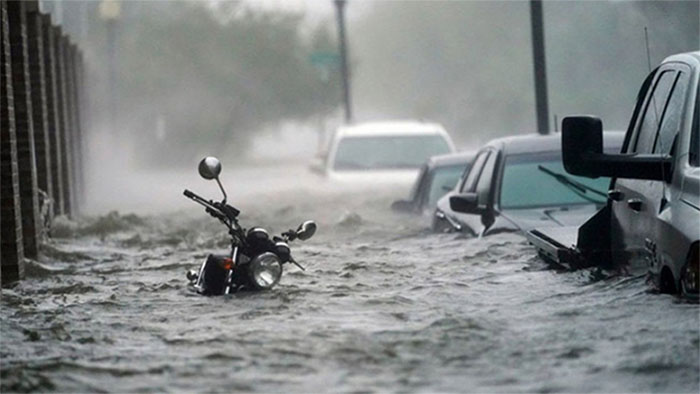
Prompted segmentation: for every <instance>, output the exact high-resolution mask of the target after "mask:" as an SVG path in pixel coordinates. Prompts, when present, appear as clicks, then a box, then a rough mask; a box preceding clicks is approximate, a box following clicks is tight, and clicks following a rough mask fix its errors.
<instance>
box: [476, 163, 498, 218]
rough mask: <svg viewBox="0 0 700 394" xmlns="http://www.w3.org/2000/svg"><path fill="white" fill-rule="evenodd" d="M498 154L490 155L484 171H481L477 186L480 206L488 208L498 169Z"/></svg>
mask: <svg viewBox="0 0 700 394" xmlns="http://www.w3.org/2000/svg"><path fill="white" fill-rule="evenodd" d="M496 157H497V155H496V153H493V154H491V155H489V158H488V160H486V164H484V169H483V170H481V175H479V181H478V182H477V184H476V194H477V196H478V199H477V201H478V203H479V206H481V207H483V206H487V205H488V198H489V193H490V191H491V184H492V182H491V181H492V180H493V171H494V169H495V168H496Z"/></svg>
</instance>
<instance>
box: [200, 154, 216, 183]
mask: <svg viewBox="0 0 700 394" xmlns="http://www.w3.org/2000/svg"><path fill="white" fill-rule="evenodd" d="M219 174H221V162H220V161H219V159H217V158H216V157H213V156H207V157H205V158H203V159H202V161H200V162H199V175H201V176H202V178H204V179H216V178H218V177H219Z"/></svg>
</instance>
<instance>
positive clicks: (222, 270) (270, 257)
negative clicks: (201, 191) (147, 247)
mask: <svg viewBox="0 0 700 394" xmlns="http://www.w3.org/2000/svg"><path fill="white" fill-rule="evenodd" d="M220 173H221V162H219V160H218V159H217V158H215V157H205V158H204V159H202V161H201V162H200V163H199V175H201V176H202V178H204V179H207V180H211V179H215V180H216V182H217V183H218V184H219V188H220V189H221V192H222V193H223V195H224V198H223V200H221V201H220V202H217V201H213V200H205V199H204V198H202V197H200V196H198V195H196V194H195V193H193V192H191V191H189V190H187V189H185V191H184V195H185V197H187V198H189V199H191V200H192V201H194V202H196V203H198V204H200V205H202V206H204V208H205V211H206V212H207V213H208V214H209V215H211V216H212V217H214V218H216V219H218V220H219V221H220V222H221V223H223V224H224V225H225V226H226V228H228V233H229V235H230V236H231V252H230V253H229V254H228V255H214V254H210V255H209V256H208V257H207V259H206V261H204V263H203V264H202V266H201V267H200V268H199V271H195V270H190V271H188V272H187V279H188V280H189V281H190V286H191V287H192V288H193V289H194V290H196V291H197V292H198V293H200V294H204V295H222V294H229V293H233V292H236V291H239V290H269V289H271V288H273V287H274V286H275V285H276V284H277V283H278V282H279V280H280V278H281V277H282V266H283V265H284V264H286V263H292V264H294V265H296V266H297V267H299V268H300V269H302V270H304V267H302V266H301V265H299V263H297V262H296V261H295V260H294V258H293V257H292V255H291V251H290V249H289V244H288V242H290V241H294V240H296V239H299V240H302V241H305V240H307V239H309V238H311V237H312V236H313V235H314V233H315V232H316V223H314V222H313V221H311V220H308V221H305V222H304V223H302V224H301V225H300V226H299V228H297V229H296V230H289V231H287V232H284V233H282V234H281V235H280V236H274V237H272V238H270V235H269V234H268V232H267V231H266V230H265V229H263V228H260V227H253V228H251V229H249V230H248V231H246V230H245V229H244V228H242V227H241V226H240V225H239V224H238V220H237V217H238V215H239V214H240V211H239V210H238V209H236V208H234V207H232V206H231V205H229V204H227V203H226V198H227V197H226V191H225V190H224V187H223V186H222V185H221V181H220V180H219V174H220Z"/></svg>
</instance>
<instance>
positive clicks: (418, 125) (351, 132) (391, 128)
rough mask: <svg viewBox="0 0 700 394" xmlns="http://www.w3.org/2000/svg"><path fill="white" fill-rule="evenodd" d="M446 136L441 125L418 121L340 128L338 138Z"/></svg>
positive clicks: (370, 123) (386, 122)
mask: <svg viewBox="0 0 700 394" xmlns="http://www.w3.org/2000/svg"><path fill="white" fill-rule="evenodd" d="M440 134H442V135H446V134H447V132H446V131H445V129H444V128H443V127H442V125H440V124H439V123H428V122H416V121H405V120H404V121H383V122H366V123H358V124H354V125H348V126H341V127H339V128H338V131H337V134H336V136H337V137H350V136H353V137H354V136H358V137H359V136H392V135H440Z"/></svg>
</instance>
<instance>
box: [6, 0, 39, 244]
mask: <svg viewBox="0 0 700 394" xmlns="http://www.w3.org/2000/svg"><path fill="white" fill-rule="evenodd" d="M26 4H28V2H25V1H9V2H8V3H7V14H8V20H9V26H10V58H11V59H12V92H13V96H14V105H15V111H14V112H15V135H16V138H17V167H18V170H19V194H20V206H21V209H22V240H23V243H24V255H25V256H26V257H30V258H36V257H37V255H38V253H39V250H38V248H39V247H38V239H39V234H40V230H41V226H40V223H39V200H38V192H37V190H38V187H37V178H36V157H35V153H34V125H33V118H32V101H31V98H32V96H31V91H32V86H31V81H30V79H29V62H28V59H29V55H28V51H27V12H26V8H25V5H26Z"/></svg>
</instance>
